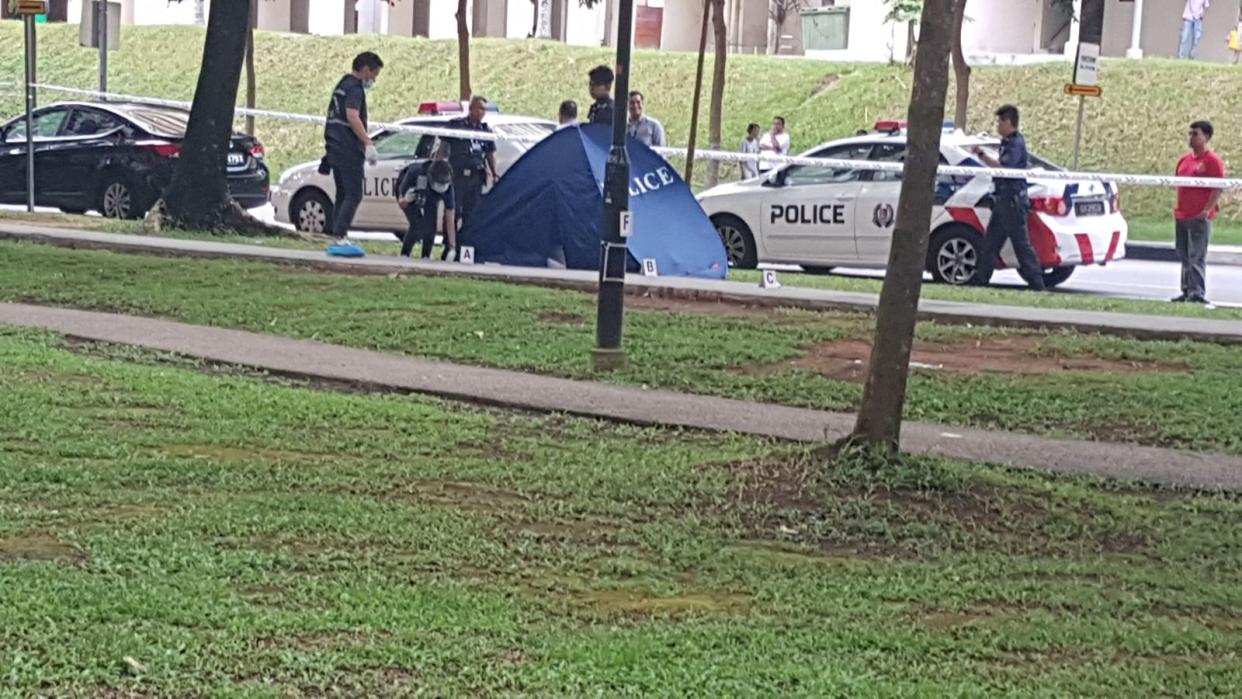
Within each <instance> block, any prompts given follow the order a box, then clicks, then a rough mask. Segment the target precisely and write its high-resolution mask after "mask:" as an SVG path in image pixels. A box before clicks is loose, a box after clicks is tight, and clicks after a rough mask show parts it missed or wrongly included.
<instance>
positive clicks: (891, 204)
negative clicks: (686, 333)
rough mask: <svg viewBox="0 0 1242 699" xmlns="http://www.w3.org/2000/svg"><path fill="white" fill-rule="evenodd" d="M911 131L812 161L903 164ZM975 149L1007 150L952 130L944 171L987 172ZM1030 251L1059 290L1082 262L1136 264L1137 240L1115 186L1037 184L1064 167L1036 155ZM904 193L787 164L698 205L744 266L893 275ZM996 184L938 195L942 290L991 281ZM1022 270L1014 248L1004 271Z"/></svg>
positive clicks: (861, 174) (972, 182) (884, 128)
mask: <svg viewBox="0 0 1242 699" xmlns="http://www.w3.org/2000/svg"><path fill="white" fill-rule="evenodd" d="M903 126H904V125H903V124H901V123H900V122H880V123H878V124H876V131H875V132H873V133H869V134H866V135H862V136H856V137H854V138H846V139H841V140H839V141H833V142H831V143H826V144H823V145H821V146H819V147H817V148H814V149H812V150H810V151H807V152H806V153H804V154H803V156H804V157H818V158H835V159H841V160H877V161H888V162H901V161H902V160H904V158H905V151H906V136H905V133H904V129H903ZM976 147H982V148H983V149H985V150H989V151H991V152H992V154H993V155H996V152H997V151H998V150H999V147H1000V142H999V141H998V140H997V139H995V138H989V137H985V136H967V135H964V134H963V133H962V132H961V131H951V130H948V129H946V133H945V134H944V135H943V137H942V139H941V145H940V152H941V159H940V160H941V162H942V163H944V164H951V165H963V166H979V165H980V163H979V161H978V160H976V159H975V157H974V155H973V151H974V149H975V148H976ZM1031 167H1032V174H1031V179H1030V182H1031V187H1030V197H1031V214H1030V217H1029V219H1028V225H1029V229H1030V234H1031V243H1032V245H1033V246H1034V247H1035V251H1036V253H1037V254H1038V255H1039V258H1040V262H1041V263H1042V264H1043V266H1044V282H1045V284H1046V285H1047V286H1049V287H1051V286H1055V285H1057V284H1060V283H1062V282H1064V281H1065V280H1066V279H1068V278H1069V276H1070V274H1071V273H1072V272H1073V270H1074V267H1075V266H1077V265H1089V264H1100V265H1102V264H1105V263H1107V262H1111V261H1113V260H1118V259H1121V258H1122V257H1124V256H1125V244H1126V238H1127V234H1128V229H1127V226H1126V221H1125V219H1124V218H1123V217H1122V216H1121V213H1120V209H1119V198H1118V196H1117V187H1116V186H1115V185H1113V184H1111V183H1101V182H1075V181H1056V180H1044V181H1039V180H1037V177H1038V171H1039V170H1055V169H1057V168H1056V167H1055V166H1053V165H1051V164H1049V163H1048V162H1046V161H1044V160H1042V159H1040V158H1038V157H1035V156H1034V155H1032V156H1031ZM900 191H901V173H900V172H878V171H866V170H853V169H840V168H826V167H812V166H805V165H787V166H785V167H782V168H779V169H777V170H775V171H773V172H771V173H769V174H768V175H765V176H762V177H759V178H756V179H751V180H747V181H744V182H736V183H732V184H726V185H721V186H719V187H715V188H713V189H711V190H708V191H707V192H704V193H703V194H702V195H700V196H699V202H700V204H702V206H703V209H704V211H705V212H706V213H707V215H708V216H709V217H710V218H711V220H712V222H713V223H714V224H715V226H716V230H717V231H718V232H719V233H720V238H721V241H722V242H723V243H724V246H725V250H726V251H727V253H728V257H729V264H730V266H733V267H741V268H751V267H755V266H756V265H757V264H758V263H760V262H763V263H780V264H795V265H801V266H802V267H803V268H805V269H806V270H807V271H810V272H824V271H828V270H829V269H831V268H833V267H857V268H883V267H884V266H885V265H886V264H887V262H888V253H889V246H890V242H891V240H892V235H893V228H894V222H895V218H896V217H895V215H894V214H895V212H896V210H897V199H898V197H899V195H900ZM991 191H992V181H991V178H990V177H988V176H987V175H979V176H977V177H942V178H940V179H939V180H938V182H937V186H936V205H935V208H934V209H933V211H932V228H931V243H930V245H929V247H928V254H927V270H928V271H929V272H930V273H931V275H932V277H933V278H934V279H935V280H936V281H939V282H945V283H949V284H971V283H976V284H983V283H987V282H988V281H989V280H988V279H981V278H979V276H980V275H979V274H978V267H979V265H978V262H979V254H980V251H981V249H982V244H983V236H984V234H985V231H986V229H987V223H988V219H989V218H990V217H991ZM1002 266H1005V267H1016V266H1017V259H1016V258H1015V257H1014V254H1013V247H1012V246H1011V245H1010V244H1009V243H1006V244H1005V247H1004V248H1003V249H1002V251H1001V261H1000V263H998V264H997V267H998V268H999V267H1002Z"/></svg>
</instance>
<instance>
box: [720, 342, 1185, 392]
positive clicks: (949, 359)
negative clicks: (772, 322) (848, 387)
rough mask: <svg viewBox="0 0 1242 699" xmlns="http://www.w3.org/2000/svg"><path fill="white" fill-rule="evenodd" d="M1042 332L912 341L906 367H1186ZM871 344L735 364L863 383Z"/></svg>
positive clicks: (817, 347)
mask: <svg viewBox="0 0 1242 699" xmlns="http://www.w3.org/2000/svg"><path fill="white" fill-rule="evenodd" d="M1046 339H1047V338H1045V337H1044V336H1042V335H1006V336H998V337H986V338H964V339H962V340H961V341H958V342H934V343H933V342H916V343H915V345H914V352H913V355H912V356H911V359H910V368H911V369H913V370H914V371H916V372H926V373H932V374H935V373H949V374H977V373H981V372H984V373H986V372H993V373H1002V374H1023V375H1029V374H1055V373H1060V372H1065V371H1101V372H1109V373H1131V372H1149V371H1186V370H1187V367H1186V366H1185V365H1180V364H1171V363H1158V362H1148V361H1127V360H1115V359H1103V358H1100V357H1093V356H1089V355H1080V356H1067V355H1064V354H1061V353H1059V352H1057V351H1056V350H1053V349H1051V348H1048V347H1047V346H1046V345H1045V344H1044V343H1045V341H1046ZM870 358H871V343H870V342H869V341H867V340H861V339H848V340H834V341H831V342H819V343H816V344H814V345H811V346H810V347H808V348H806V349H805V350H804V353H803V355H802V356H801V357H798V358H796V359H792V360H787V361H783V362H777V363H774V364H752V365H744V366H740V367H736V368H735V369H734V371H735V372H737V373H740V374H744V375H764V374H771V373H776V372H779V371H783V370H787V369H802V370H809V371H813V372H815V373H817V374H820V375H822V376H827V377H828V378H831V379H836V380H838V381H849V382H852V383H862V382H863V381H865V380H866V378H867V366H868V362H869V361H870Z"/></svg>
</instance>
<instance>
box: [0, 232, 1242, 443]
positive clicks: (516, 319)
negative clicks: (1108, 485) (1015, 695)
mask: <svg viewBox="0 0 1242 699" xmlns="http://www.w3.org/2000/svg"><path fill="white" fill-rule="evenodd" d="M2 247H3V252H4V255H3V257H2V258H0V299H3V300H19V301H33V302H37V303H50V304H58V305H67V306H76V307H83V308H94V309H115V310H118V311H121V312H126V313H135V314H140V315H151V316H161V317H166V318H175V319H179V320H185V321H188V322H192V323H201V324H207V325H215V326H221V327H232V328H242V329H248V330H252V331H257V332H265V333H274V334H281V335H288V336H294V337H302V338H311V339H316V340H320V341H324V342H331V343H337V344H341V345H348V346H355V347H363V348H368V349H375V350H380V351H386V352H397V353H406V354H411V355H419V356H426V357H433V358H440V359H445V360H451V361H455V362H461V363H466V364H477V365H486V366H495V367H502V368H509V369H519V370H524V371H532V372H540V373H546V374H552V375H556V376H566V377H575V378H593V375H592V373H591V371H590V367H589V362H588V357H589V354H590V349H591V346H592V341H593V335H592V325H593V324H592V318H593V313H594V299H593V297H592V296H589V295H587V294H582V293H578V292H570V291H557V290H551V289H544V288H538V287H528V286H513V285H507V284H502V283H497V282H484V281H471V280H465V279H446V278H430V277H402V278H397V279H390V278H387V277H353V276H346V275H327V274H321V273H314V272H309V271H301V270H295V269H289V268H285V267H280V266H274V265H269V264H263V263H242V262H225V261H209V260H177V259H164V258H154V257H146V256H131V255H120V254H114V253H103V252H90V251H73V250H66V249H60V248H52V247H46V246H39V245H30V244H15V243H6V244H4V245H3V246H2ZM629 303H630V304H631V305H636V304H639V303H640V301H637V300H631V301H630V302H629ZM870 334H871V326H870V321H869V319H868V318H867V317H865V316H858V315H848V314H833V313H812V312H803V311H778V310H771V311H765V310H757V309H751V310H749V311H748V310H745V309H740V310H739V309H737V308H735V307H731V306H716V305H714V304H706V305H700V306H694V307H685V306H684V305H679V304H673V310H671V311H670V310H654V309H645V310H644V309H634V308H631V309H630V311H629V313H628V314H627V319H626V346H627V350H628V353H629V359H630V364H629V367H628V368H627V369H625V370H624V371H621V372H618V373H616V374H611V375H609V376H607V377H605V378H606V380H609V381H617V382H624V383H628V384H636V385H647V386H655V387H661V388H668V389H675V390H681V391H689V392H697V393H706V394H712V395H721V396H729V397H736V398H742V399H753V400H761V401H768V402H774V403H784V404H789V405H799V406H810V407H816V408H821V409H828V410H850V409H852V408H853V407H854V406H855V405H856V401H857V400H858V398H859V395H860V386H859V383H858V382H857V378H858V373H857V371H856V370H854V369H851V367H853V365H852V364H851V359H852V358H859V359H861V358H865V357H866V354H867V353H866V350H865V348H864V349H861V350H860V349H857V348H855V349H849V350H842V349H840V348H841V345H840V344H833V343H839V342H840V341H846V340H858V339H861V340H864V341H865V340H867V339H868V338H869V337H870ZM920 337H921V338H922V339H923V341H924V342H926V343H929V345H931V347H930V349H933V350H937V351H939V352H940V354H939V355H938V356H939V357H940V358H939V359H936V360H935V361H936V362H937V363H948V364H949V365H952V363H953V362H954V361H956V358H957V357H958V356H959V355H962V354H972V353H982V354H983V356H981V357H980V358H979V361H980V362H983V363H985V364H986V363H987V362H990V361H993V359H992V358H994V357H1000V358H1001V360H1002V361H1001V364H999V365H996V366H993V365H991V364H987V365H986V366H982V367H981V366H978V365H977V364H976V363H974V362H973V361H972V362H971V363H968V364H967V365H966V366H964V367H962V368H961V370H953V368H952V366H950V367H949V370H943V371H919V372H916V373H915V376H914V378H913V379H912V381H911V384H910V394H909V400H908V404H907V408H908V409H907V414H908V416H909V417H910V418H912V419H917V420H929V421H937V422H944V423H949V424H963V425H973V426H979V427H985V428H997V429H1006V430H1017V431H1025V432H1034V433H1040V434H1051V435H1073V436H1083V437H1089V438H1098V439H1102V440H1108V441H1128V442H1138V443H1142V444H1151V445H1160V446H1171V447H1178V448H1185V449H1193V450H1218V451H1224V452H1230V453H1242V433H1239V431H1238V430H1237V425H1236V417H1237V415H1239V414H1242V371H1240V369H1242V350H1240V349H1239V348H1236V347H1222V346H1218V345H1211V344H1205V343H1192V342H1178V343H1171V342H1143V341H1137V340H1127V339H1121V338H1116V337H1105V336H1096V335H1089V334H1078V333H1034V332H1018V331H1006V330H1003V329H996V328H972V327H966V326H941V325H937V324H934V323H925V324H922V325H921V326H920ZM834 349H835V350H840V351H841V352H844V354H839V355H837V356H836V358H833V356H832V355H831V353H830V352H828V350H834ZM918 357H919V356H918V355H916V357H915V358H916V360H917V359H918ZM1028 365H1038V367H1035V366H1028ZM989 367H991V368H994V369H996V370H995V371H990V370H988V369H989Z"/></svg>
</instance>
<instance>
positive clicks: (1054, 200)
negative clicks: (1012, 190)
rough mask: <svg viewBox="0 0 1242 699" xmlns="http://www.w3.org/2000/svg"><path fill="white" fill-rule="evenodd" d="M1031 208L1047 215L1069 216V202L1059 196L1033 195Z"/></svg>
mask: <svg viewBox="0 0 1242 699" xmlns="http://www.w3.org/2000/svg"><path fill="white" fill-rule="evenodd" d="M1031 208H1032V209H1034V210H1036V211H1039V212H1041V213H1045V214H1048V215H1049V216H1069V204H1066V203H1065V200H1064V199H1062V198H1061V197H1034V198H1033V199H1031Z"/></svg>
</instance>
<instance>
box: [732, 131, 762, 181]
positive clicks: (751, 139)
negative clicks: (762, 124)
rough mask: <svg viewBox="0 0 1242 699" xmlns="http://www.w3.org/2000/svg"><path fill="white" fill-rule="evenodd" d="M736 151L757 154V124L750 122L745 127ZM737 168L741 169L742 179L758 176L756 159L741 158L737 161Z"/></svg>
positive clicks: (751, 178)
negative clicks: (740, 143) (741, 159)
mask: <svg viewBox="0 0 1242 699" xmlns="http://www.w3.org/2000/svg"><path fill="white" fill-rule="evenodd" d="M737 152H739V153H742V154H744V155H758V154H759V125H758V124H751V125H750V126H747V127H746V138H744V139H742V145H741V147H739V148H738V149H737ZM738 168H739V169H740V170H741V171H742V179H743V180H753V179H754V178H756V177H758V176H759V161H758V160H743V161H741V162H740V163H738Z"/></svg>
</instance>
